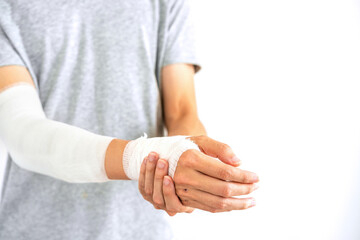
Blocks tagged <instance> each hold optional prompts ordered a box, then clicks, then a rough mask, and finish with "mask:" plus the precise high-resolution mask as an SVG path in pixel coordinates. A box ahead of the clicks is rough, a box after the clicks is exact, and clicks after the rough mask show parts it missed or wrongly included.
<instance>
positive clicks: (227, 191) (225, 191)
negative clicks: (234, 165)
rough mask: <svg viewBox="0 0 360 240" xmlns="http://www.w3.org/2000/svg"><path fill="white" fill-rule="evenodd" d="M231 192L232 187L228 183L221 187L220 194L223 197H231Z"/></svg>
mask: <svg viewBox="0 0 360 240" xmlns="http://www.w3.org/2000/svg"><path fill="white" fill-rule="evenodd" d="M232 193H233V189H232V187H231V185H230V184H229V183H227V184H226V185H225V187H223V189H222V196H224V197H231V196H232Z"/></svg>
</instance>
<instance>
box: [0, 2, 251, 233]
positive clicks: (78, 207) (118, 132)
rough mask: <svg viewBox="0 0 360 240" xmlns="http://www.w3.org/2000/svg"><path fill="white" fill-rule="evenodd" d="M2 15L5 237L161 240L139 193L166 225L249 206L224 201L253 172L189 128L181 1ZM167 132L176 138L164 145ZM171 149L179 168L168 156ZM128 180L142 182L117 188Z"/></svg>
mask: <svg viewBox="0 0 360 240" xmlns="http://www.w3.org/2000/svg"><path fill="white" fill-rule="evenodd" d="M0 11H1V15H0V27H1V35H0V49H1V51H0V66H1V67H0V119H1V120H0V121H1V122H0V137H1V138H2V139H3V140H4V142H5V144H6V146H7V149H8V150H9V153H10V156H11V158H9V161H8V167H7V169H6V176H5V181H4V187H3V199H2V202H1V210H0V222H1V225H0V238H1V239H45V238H51V239H169V238H171V236H172V234H171V231H170V230H169V228H168V224H167V222H166V220H165V219H164V217H163V214H162V212H161V211H158V210H155V209H153V208H152V207H151V205H149V204H148V203H146V201H144V200H143V199H142V198H141V195H140V194H139V190H138V187H139V189H140V193H142V194H143V196H144V198H145V199H147V200H148V201H149V202H151V203H153V204H154V206H155V207H156V208H162V209H164V210H166V211H168V213H169V214H170V215H174V214H175V213H176V212H191V211H192V209H193V208H199V209H203V210H207V211H212V212H216V211H229V210H234V209H245V208H248V207H251V206H253V205H254V202H253V199H251V198H249V199H234V198H232V196H235V195H242V194H248V193H250V192H251V191H253V190H254V189H255V188H256V185H255V184H254V183H255V182H257V181H258V178H257V176H256V174H253V173H250V172H246V171H242V170H240V169H237V168H234V167H233V166H237V165H238V164H239V163H238V160H237V158H236V156H235V155H234V153H233V152H232V150H231V149H230V148H229V147H228V146H227V145H225V144H222V143H219V142H216V141H214V140H212V139H210V138H208V137H206V136H204V135H205V134H206V132H205V129H204V127H203V125H202V124H201V122H200V120H199V119H198V117H197V109H196V103H195V93H194V84H193V75H194V73H195V72H196V71H198V70H199V68H200V67H199V63H198V60H197V57H196V55H195V51H194V46H193V40H194V39H193V37H192V36H193V33H192V26H191V19H190V18H189V7H188V3H187V1H179V0H174V1H155V0H154V1H145V0H143V1H136V2H134V1H130V0H125V1H112V0H109V1H98V2H88V1H86V2H79V1H67V0H63V1H57V2H54V3H48V2H44V1H24V0H16V1H14V0H11V1H9V0H0ZM35 89H36V90H35ZM163 118H164V122H163V120H162V119H163ZM164 125H165V127H166V128H167V131H168V135H169V136H174V135H176V137H161V136H163V135H164V134H163V127H164ZM144 132H145V133H147V134H148V135H149V137H160V138H149V139H145V138H139V136H141V135H142V134H143V133H144ZM179 135H188V136H192V137H191V138H190V140H191V141H190V140H189V138H184V137H181V136H179ZM199 135H200V136H199ZM109 136H113V137H109ZM141 141H143V142H144V144H137V143H139V142H141ZM150 143H151V144H153V145H151V144H150ZM191 144H193V145H191ZM129 146H131V148H130V147H129ZM149 146H154V148H155V146H157V147H158V148H156V149H158V151H156V149H152V151H155V152H153V153H150V154H149V151H144V148H146V147H149ZM177 146H186V147H184V148H183V151H181V154H179V156H178V157H174V155H173V154H172V153H171V154H170V153H169V154H168V155H166V154H165V152H171V150H172V149H173V148H174V147H177ZM163 149H165V150H163ZM140 152H142V153H145V152H146V154H149V156H148V157H146V159H147V160H146V161H144V162H142V160H143V157H144V155H143V154H142V155H141V154H139V153H140ZM161 155H163V156H168V159H159V156H161ZM145 156H146V155H145ZM140 158H141V159H140ZM215 158H218V159H220V160H221V161H222V162H224V163H222V162H220V161H217V160H216V159H215ZM124 163H127V164H128V165H127V164H125V165H124ZM133 163H134V164H133ZM170 164H173V167H174V168H176V171H175V172H174V175H173V179H171V178H170V177H169V176H167V168H168V165H170ZM140 165H141V168H139V166H140ZM155 166H157V168H155ZM131 168H132V169H131ZM155 169H156V170H155ZM169 170H170V169H169ZM131 172H132V173H135V175H136V174H139V172H140V175H139V176H135V177H130V173H131ZM129 178H131V179H137V178H139V182H136V181H115V180H125V179H129ZM110 179H111V180H113V181H110ZM173 182H174V183H175V185H174V184H173ZM178 197H179V198H178ZM180 200H181V201H180Z"/></svg>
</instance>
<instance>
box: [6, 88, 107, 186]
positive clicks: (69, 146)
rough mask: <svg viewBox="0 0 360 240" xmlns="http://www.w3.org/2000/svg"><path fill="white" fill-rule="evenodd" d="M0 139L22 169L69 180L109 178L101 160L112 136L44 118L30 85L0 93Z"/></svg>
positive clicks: (101, 179) (100, 180)
mask: <svg viewBox="0 0 360 240" xmlns="http://www.w3.org/2000/svg"><path fill="white" fill-rule="evenodd" d="M0 138H1V139H2V140H3V142H4V143H5V145H6V148H7V150H8V151H9V154H10V155H11V157H12V159H13V160H14V162H16V163H17V164H18V165H19V166H20V167H22V168H24V169H27V170H30V171H33V172H37V173H41V174H45V175H49V176H52V177H54V178H58V179H61V180H64V181H68V182H79V183H80V182H104V181H109V179H108V177H107V175H106V172H105V167H104V161H105V153H106V150H107V147H108V145H109V143H110V142H111V140H112V139H113V138H111V137H105V136H100V135H96V134H93V133H90V132H88V131H85V130H83V129H80V128H77V127H74V126H70V125H68V124H64V123H61V122H56V121H52V120H50V119H47V118H46V117H45V114H44V111H43V109H42V106H41V103H40V99H39V97H38V95H37V92H36V90H35V89H34V87H32V86H31V85H29V84H22V85H16V86H12V87H10V88H8V89H6V90H3V91H2V92H0Z"/></svg>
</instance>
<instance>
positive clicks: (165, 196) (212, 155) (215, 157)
mask: <svg viewBox="0 0 360 240" xmlns="http://www.w3.org/2000/svg"><path fill="white" fill-rule="evenodd" d="M190 139H191V140H192V141H193V142H195V143H196V144H197V145H198V147H199V149H200V150H201V151H198V150H187V151H185V152H184V153H183V154H182V155H181V157H180V159H179V161H178V164H177V167H176V171H175V175H174V179H172V178H171V177H169V176H167V172H168V163H167V161H166V159H159V155H158V154H157V153H155V152H151V153H150V154H149V155H148V156H147V157H146V158H145V159H144V161H143V163H142V165H141V169H140V177H139V190H140V193H141V194H142V196H143V197H144V199H146V200H147V201H149V202H150V203H152V204H153V205H154V207H155V208H156V209H164V210H165V211H166V212H167V213H168V214H169V215H170V216H173V215H175V214H176V213H180V212H187V213H190V212H192V211H193V210H194V208H198V209H202V210H205V211H209V212H224V211H231V210H242V209H247V208H250V207H253V206H255V199H254V198H234V196H240V195H247V194H249V193H251V192H253V191H254V190H256V189H257V188H258V186H257V185H256V184H255V183H256V182H258V181H259V178H258V176H257V174H255V173H252V172H249V171H245V170H242V169H239V168H236V167H237V166H239V165H240V162H239V160H238V159H237V158H236V156H235V154H234V152H233V151H232V149H231V148H230V147H229V146H228V145H226V144H224V143H221V142H218V141H215V140H213V139H211V138H209V137H207V136H195V137H190ZM219 160H220V161H219Z"/></svg>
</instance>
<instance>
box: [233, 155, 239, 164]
mask: <svg viewBox="0 0 360 240" xmlns="http://www.w3.org/2000/svg"><path fill="white" fill-rule="evenodd" d="M231 161H232V162H233V163H239V162H240V161H241V160H240V159H239V158H238V157H237V156H234V157H233V158H232V159H231Z"/></svg>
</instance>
